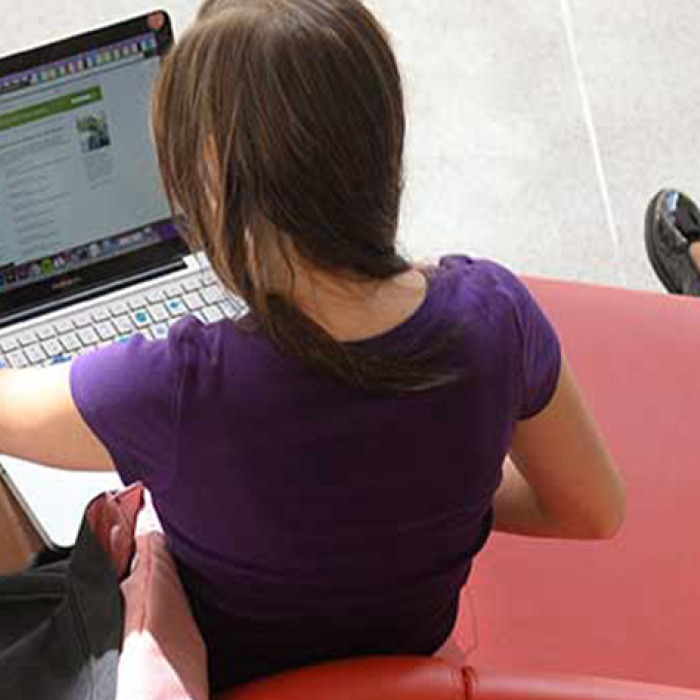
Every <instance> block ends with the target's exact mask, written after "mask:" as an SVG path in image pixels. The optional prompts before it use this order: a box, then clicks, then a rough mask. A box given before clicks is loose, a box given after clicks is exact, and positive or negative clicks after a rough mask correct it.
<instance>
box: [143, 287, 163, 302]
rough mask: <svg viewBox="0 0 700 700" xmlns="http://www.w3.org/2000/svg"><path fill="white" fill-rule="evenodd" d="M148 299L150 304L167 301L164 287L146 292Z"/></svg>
mask: <svg viewBox="0 0 700 700" xmlns="http://www.w3.org/2000/svg"><path fill="white" fill-rule="evenodd" d="M146 301H147V302H148V303H149V304H157V303H158V302H159V301H165V292H164V291H163V290H162V289H154V290H153V291H152V292H148V294H146Z"/></svg>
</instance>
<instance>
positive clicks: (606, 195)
mask: <svg viewBox="0 0 700 700" xmlns="http://www.w3.org/2000/svg"><path fill="white" fill-rule="evenodd" d="M560 1H561V11H562V15H563V17H564V28H565V30H566V39H567V42H568V44H569V50H570V51H571V60H572V62H573V64H574V72H575V73H576V82H577V83H578V88H579V92H580V94H581V102H582V103H583V115H584V118H585V120H586V127H587V129H588V136H589V138H590V140H591V148H592V149H593V160H594V162H595V169H596V172H597V173H598V184H599V185H600V194H601V196H602V198H603V208H604V209H605V217H606V219H607V223H608V228H609V229H610V234H611V235H612V239H613V244H614V245H615V254H616V256H617V269H618V270H619V273H620V275H621V277H622V284H623V285H624V286H625V287H627V272H626V270H625V266H624V264H623V263H624V258H623V256H622V246H621V245H620V233H619V231H618V229H617V224H616V223H615V216H614V215H613V210H612V204H611V202H610V189H609V187H608V179H607V177H606V175H605V168H604V166H603V157H602V155H601V152H600V144H599V142H598V133H597V131H596V128H595V122H594V121H593V110H592V109H591V101H590V99H589V97H588V91H587V90H586V84H585V83H584V81H583V71H582V70H581V63H580V61H579V54H578V49H577V47H576V37H575V35H574V25H573V20H572V16H571V8H570V6H569V0H560Z"/></svg>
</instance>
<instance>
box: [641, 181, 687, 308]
mask: <svg viewBox="0 0 700 700" xmlns="http://www.w3.org/2000/svg"><path fill="white" fill-rule="evenodd" d="M667 191H668V190H661V192H659V193H658V194H657V195H655V196H654V197H653V199H652V200H651V202H649V206H648V207H647V212H646V218H645V226H644V240H645V243H646V249H647V257H648V258H649V262H650V263H651V266H652V267H653V268H654V272H656V274H657V276H658V278H659V279H660V280H661V283H662V284H663V285H664V287H666V289H667V290H668V291H669V292H671V294H682V290H681V289H680V288H679V287H678V285H676V284H675V282H674V281H673V279H672V278H671V277H670V275H669V274H668V273H667V272H666V269H665V268H664V266H663V262H662V261H661V257H660V256H659V253H658V251H657V248H656V246H657V243H656V240H655V235H656V222H657V221H658V220H659V218H660V217H658V216H657V214H658V213H659V209H660V208H661V206H662V204H663V200H664V198H665V196H666V193H667Z"/></svg>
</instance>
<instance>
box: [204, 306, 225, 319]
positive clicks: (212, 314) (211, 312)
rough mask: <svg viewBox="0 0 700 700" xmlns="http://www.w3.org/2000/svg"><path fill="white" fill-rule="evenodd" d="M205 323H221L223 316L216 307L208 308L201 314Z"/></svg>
mask: <svg viewBox="0 0 700 700" xmlns="http://www.w3.org/2000/svg"><path fill="white" fill-rule="evenodd" d="M202 313H203V314H204V318H205V319H206V321H207V323H216V322H217V321H222V320H223V319H224V315H223V313H222V312H221V309H219V308H218V307H217V306H210V307H208V308H206V309H204V311H203V312H202Z"/></svg>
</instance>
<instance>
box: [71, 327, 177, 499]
mask: <svg viewBox="0 0 700 700" xmlns="http://www.w3.org/2000/svg"><path fill="white" fill-rule="evenodd" d="M185 330H186V324H185V323H184V322H181V323H180V324H176V325H175V326H173V328H172V329H171V332H170V334H169V336H168V339H167V340H161V341H149V340H146V339H145V338H144V337H143V336H141V335H134V336H132V337H131V338H130V339H129V340H128V341H127V342H125V343H115V344H113V345H111V346H107V347H105V348H102V349H100V350H97V351H95V352H92V353H90V354H87V355H83V356H80V357H78V358H76V359H75V360H74V361H73V364H72V367H71V374H70V382H71V391H72V394H73V400H74V401H75V404H76V406H77V408H78V411H79V412H80V414H81V416H82V417H83V419H84V420H85V422H86V423H87V424H88V425H89V426H90V428H91V429H92V431H93V432H94V433H95V435H96V436H97V437H98V438H99V440H100V441H101V442H102V444H103V445H104V446H105V448H106V449H107V450H108V452H109V453H110V455H111V457H112V460H113V461H114V464H115V466H116V468H117V471H118V472H119V475H120V476H121V478H122V480H123V481H124V482H125V483H126V484H129V483H132V482H134V481H142V482H143V483H144V484H145V485H146V486H147V487H148V488H149V489H150V490H151V491H152V492H153V493H154V494H157V493H163V492H164V491H166V490H167V488H168V487H169V485H170V483H171V482H172V480H173V478H174V476H175V471H176V469H177V452H176V450H177V447H176V441H175V436H176V434H177V426H176V424H177V417H178V392H179V386H180V384H181V376H182V370H181V367H182V364H183V357H182V355H183V339H182V335H183V331H185Z"/></svg>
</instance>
